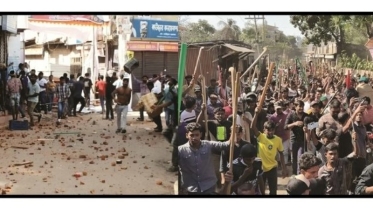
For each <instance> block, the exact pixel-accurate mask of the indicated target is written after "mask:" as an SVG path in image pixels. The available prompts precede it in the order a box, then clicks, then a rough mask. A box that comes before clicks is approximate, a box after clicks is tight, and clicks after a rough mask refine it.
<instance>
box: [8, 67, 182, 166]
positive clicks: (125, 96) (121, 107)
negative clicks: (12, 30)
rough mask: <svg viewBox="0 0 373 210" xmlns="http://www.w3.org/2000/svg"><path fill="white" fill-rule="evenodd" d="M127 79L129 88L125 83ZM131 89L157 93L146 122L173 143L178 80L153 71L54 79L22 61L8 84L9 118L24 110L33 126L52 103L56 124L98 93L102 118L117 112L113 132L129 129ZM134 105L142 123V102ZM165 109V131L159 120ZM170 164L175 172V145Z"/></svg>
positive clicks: (108, 117) (21, 114) (66, 76)
mask: <svg viewBox="0 0 373 210" xmlns="http://www.w3.org/2000/svg"><path fill="white" fill-rule="evenodd" d="M130 77H131V80H132V88H130V87H129V82H130ZM47 78H48V79H47ZM132 89H133V90H132ZM91 93H92V94H91ZM135 93H140V95H141V96H145V95H147V94H149V93H152V94H154V95H155V96H156V98H157V100H158V103H157V104H154V105H153V106H152V107H151V109H153V110H154V112H153V113H158V114H155V115H154V114H153V115H151V116H150V115H149V119H148V121H152V122H154V124H155V125H156V127H155V128H154V132H158V133H161V132H162V133H163V135H164V136H165V137H166V138H167V140H168V141H169V142H170V143H172V139H173V137H174V136H173V134H174V133H175V132H174V131H175V128H176V125H177V119H176V117H178V116H177V115H176V114H174V113H175V112H176V111H175V110H177V81H176V79H174V78H172V77H171V76H170V75H164V76H163V75H156V74H155V75H153V76H152V78H149V77H148V76H146V75H144V76H142V78H141V79H138V78H136V77H135V75H134V74H127V73H125V72H116V71H112V72H111V73H110V75H109V74H108V75H106V76H105V77H104V76H103V75H99V76H98V80H97V81H92V80H91V75H90V74H89V73H86V74H84V76H81V75H80V74H78V75H77V79H75V75H70V77H68V75H67V74H64V75H63V76H62V77H60V78H59V80H58V81H55V78H54V77H53V75H49V76H48V77H45V76H44V74H43V72H39V73H38V74H37V75H36V71H35V70H34V69H32V70H30V71H28V68H27V64H24V63H21V64H19V70H18V71H10V73H9V79H8V80H7V84H6V94H7V98H8V102H9V106H10V109H11V113H12V116H13V120H19V119H26V117H27V116H26V113H27V114H28V118H29V127H30V129H32V128H33V126H35V124H36V123H35V119H37V122H38V123H39V122H40V121H41V120H42V118H43V115H47V114H51V112H52V107H53V106H57V107H58V111H57V113H58V114H57V119H56V124H57V125H60V124H61V122H62V121H61V120H63V119H66V118H67V117H76V116H77V114H79V113H81V112H82V110H83V109H84V108H85V107H86V108H87V109H88V110H89V109H90V104H91V102H92V99H91V95H96V96H97V98H98V100H99V102H100V103H99V104H100V106H101V110H102V114H103V115H105V119H106V120H114V118H115V116H114V113H115V114H116V116H117V117H116V118H117V119H116V121H117V123H116V130H115V132H116V133H122V134H125V133H127V128H126V126H127V113H128V108H129V107H128V106H131V104H130V101H131V99H132V97H133V95H134V94H135ZM140 99H141V98H140ZM79 104H80V107H79V106H78V105H79ZM138 107H139V114H140V116H139V118H137V121H144V120H145V114H144V113H145V108H144V104H143V103H142V102H141V100H140V101H139V106H138ZM78 108H79V109H78ZM157 110H159V111H157ZM163 111H164V112H165V119H164V121H165V122H166V123H165V124H166V126H167V128H166V129H164V126H163V123H162V121H163V120H162V118H161V113H162V112H163ZM19 114H20V117H19ZM172 162H173V164H172V166H171V167H170V168H169V169H168V171H170V172H176V171H177V147H176V146H175V147H174V151H173V154H172Z"/></svg>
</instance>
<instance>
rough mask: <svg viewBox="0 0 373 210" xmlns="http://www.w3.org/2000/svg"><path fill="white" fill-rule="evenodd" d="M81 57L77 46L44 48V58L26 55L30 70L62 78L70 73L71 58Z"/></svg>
mask: <svg viewBox="0 0 373 210" xmlns="http://www.w3.org/2000/svg"><path fill="white" fill-rule="evenodd" d="M74 57H80V51H79V50H76V47H75V46H70V47H68V48H67V47H66V46H64V45H54V46H50V47H49V48H47V47H44V53H43V56H39V55H31V56H30V55H26V62H27V63H29V65H30V69H35V70H36V72H40V71H42V72H44V74H45V76H48V75H50V74H53V76H55V77H60V76H62V75H63V73H68V74H69V73H70V65H71V58H74Z"/></svg>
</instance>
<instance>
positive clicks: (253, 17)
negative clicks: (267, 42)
mask: <svg viewBox="0 0 373 210" xmlns="http://www.w3.org/2000/svg"><path fill="white" fill-rule="evenodd" d="M245 19H246V20H254V25H255V39H256V41H257V45H256V46H257V51H258V55H259V54H260V48H259V32H258V25H257V20H263V27H262V42H263V41H264V21H265V18H264V15H249V16H248V17H247V18H245Z"/></svg>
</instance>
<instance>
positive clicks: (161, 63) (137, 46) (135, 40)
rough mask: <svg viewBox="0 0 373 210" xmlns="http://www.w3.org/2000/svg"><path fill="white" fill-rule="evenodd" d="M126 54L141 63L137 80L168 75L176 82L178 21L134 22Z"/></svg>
mask: <svg viewBox="0 0 373 210" xmlns="http://www.w3.org/2000/svg"><path fill="white" fill-rule="evenodd" d="M131 24H132V33H131V39H130V41H128V42H127V51H133V52H134V57H135V58H136V59H137V60H138V61H139V63H140V65H139V68H138V69H136V70H135V71H134V74H135V76H136V77H141V76H142V75H147V76H148V77H151V76H152V75H153V74H160V73H161V72H162V73H163V74H169V75H171V76H172V77H174V78H177V71H178V65H179V54H178V52H179V48H178V44H179V29H178V28H179V24H178V22H177V21H166V20H157V19H141V18H133V19H132V20H131Z"/></svg>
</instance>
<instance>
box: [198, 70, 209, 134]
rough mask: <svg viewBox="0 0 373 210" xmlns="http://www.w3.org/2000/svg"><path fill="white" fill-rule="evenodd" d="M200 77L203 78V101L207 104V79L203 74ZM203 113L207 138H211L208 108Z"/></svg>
mask: <svg viewBox="0 0 373 210" xmlns="http://www.w3.org/2000/svg"><path fill="white" fill-rule="evenodd" d="M199 78H200V80H201V89H202V103H203V104H205V106H207V102H206V99H207V95H206V80H205V77H204V76H203V75H202V74H201V75H199ZM203 115H204V119H205V139H210V138H209V137H208V136H209V127H208V124H207V120H208V117H207V109H205V110H204V111H203Z"/></svg>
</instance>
